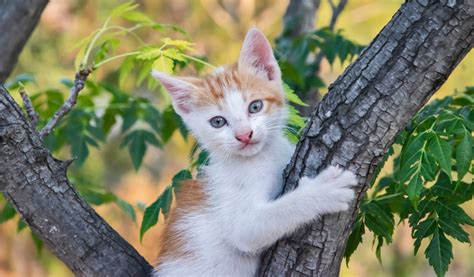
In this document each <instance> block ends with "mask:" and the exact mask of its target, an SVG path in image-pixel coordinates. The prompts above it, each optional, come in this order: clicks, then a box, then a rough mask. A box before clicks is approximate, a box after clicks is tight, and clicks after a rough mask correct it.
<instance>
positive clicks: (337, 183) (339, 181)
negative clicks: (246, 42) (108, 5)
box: [155, 92, 356, 276]
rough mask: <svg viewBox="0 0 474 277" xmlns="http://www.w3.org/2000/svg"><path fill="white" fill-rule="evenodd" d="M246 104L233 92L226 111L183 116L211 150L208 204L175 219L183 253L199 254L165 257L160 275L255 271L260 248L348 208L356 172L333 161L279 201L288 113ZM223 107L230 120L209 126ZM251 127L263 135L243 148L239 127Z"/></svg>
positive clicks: (288, 146)
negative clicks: (254, 110)
mask: <svg viewBox="0 0 474 277" xmlns="http://www.w3.org/2000/svg"><path fill="white" fill-rule="evenodd" d="M247 105H248V103H245V102H244V100H243V99H242V97H241V94H239V93H237V92H228V97H226V101H225V103H223V105H222V106H223V108H222V109H221V110H219V109H217V108H208V109H205V110H201V111H197V112H192V113H190V114H189V116H185V117H184V120H185V122H186V123H187V124H188V126H189V127H190V129H191V130H192V132H193V133H194V134H195V136H196V137H197V138H198V140H199V141H200V142H201V143H202V145H204V147H206V149H207V150H208V151H210V154H211V160H210V164H209V166H207V167H205V168H204V169H203V170H204V174H203V175H204V176H205V181H204V182H203V185H205V187H204V189H205V192H206V194H207V196H208V197H209V203H207V204H208V205H209V208H206V209H204V210H199V211H188V212H189V213H188V215H187V216H186V217H185V218H184V219H183V220H182V221H181V222H179V223H178V226H177V228H178V229H179V230H180V232H181V235H182V237H183V239H184V241H185V242H186V243H185V247H186V250H187V251H186V252H188V251H189V252H190V253H195V255H192V256H191V257H182V258H180V259H177V260H170V261H161V262H162V264H161V266H160V267H159V268H157V269H156V270H155V276H253V275H255V272H256V270H257V267H258V262H259V254H260V253H261V251H262V250H264V249H265V248H266V247H268V246H270V245H271V244H273V243H274V242H276V241H277V240H278V239H280V238H282V237H283V236H285V235H286V234H289V233H291V232H293V231H295V230H296V229H297V228H298V227H299V226H301V225H302V224H304V223H307V222H310V221H311V220H313V219H315V218H317V217H318V216H319V215H321V214H324V213H329V212H338V211H343V210H346V209H347V208H348V203H349V202H350V201H351V200H352V199H353V197H354V193H353V191H352V189H350V186H352V185H354V184H355V182H356V181H355V177H354V175H353V174H352V173H350V172H348V171H342V170H341V169H339V168H336V167H329V168H328V169H326V170H325V171H323V172H322V173H321V174H320V175H318V176H317V177H316V178H314V179H311V178H307V177H303V178H302V179H301V180H300V183H299V186H298V188H297V189H296V190H295V191H292V192H289V193H287V194H285V195H283V196H282V197H280V198H278V199H276V200H274V198H275V196H276V194H278V192H279V191H280V189H281V179H282V178H281V176H282V172H283V169H284V167H285V166H286V164H287V163H288V162H289V160H290V158H291V155H292V153H293V151H294V147H293V146H292V145H291V144H290V143H289V141H288V140H287V139H286V138H285V137H284V135H283V132H282V128H281V122H285V118H286V112H285V110H284V109H282V110H281V111H277V112H275V113H274V114H272V115H270V116H268V115H263V114H262V115H258V114H257V115H255V116H254V117H252V116H251V117H249V116H248V115H246V113H245V112H242V111H246V110H247ZM218 114H219V115H222V116H224V117H225V118H226V119H227V120H228V121H229V126H224V127H222V128H219V129H215V128H213V127H211V126H210V124H209V122H208V118H210V117H212V116H215V115H218ZM268 122H279V123H278V124H280V129H279V130H278V131H275V130H276V129H275V130H273V131H272V130H269V129H271V128H269V125H268V124H267V123H268ZM236 126H245V127H236ZM249 126H251V127H250V128H252V129H253V130H254V136H255V139H256V140H261V142H260V144H257V145H256V146H255V149H249V150H247V152H241V150H240V147H239V146H240V142H238V141H237V140H236V139H235V138H234V129H236V128H248V127H249Z"/></svg>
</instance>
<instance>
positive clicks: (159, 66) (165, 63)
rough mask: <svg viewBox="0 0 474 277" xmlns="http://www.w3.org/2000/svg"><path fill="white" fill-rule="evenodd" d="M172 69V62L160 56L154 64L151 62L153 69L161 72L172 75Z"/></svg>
mask: <svg viewBox="0 0 474 277" xmlns="http://www.w3.org/2000/svg"><path fill="white" fill-rule="evenodd" d="M173 68H174V63H173V60H172V59H170V58H168V57H165V56H160V57H159V58H158V59H156V60H155V62H153V69H156V70H158V71H161V72H165V73H173Z"/></svg>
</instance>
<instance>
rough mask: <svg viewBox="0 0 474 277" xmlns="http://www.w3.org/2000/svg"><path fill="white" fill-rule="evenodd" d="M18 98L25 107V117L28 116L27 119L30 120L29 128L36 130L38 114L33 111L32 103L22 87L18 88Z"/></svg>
mask: <svg viewBox="0 0 474 277" xmlns="http://www.w3.org/2000/svg"><path fill="white" fill-rule="evenodd" d="M19 92H20V96H21V99H22V100H23V104H24V105H25V110H26V115H27V116H28V119H29V120H30V123H31V127H32V128H33V129H36V124H38V119H39V116H38V113H37V112H36V111H35V108H34V107H33V103H32V102H31V99H30V97H29V96H28V94H27V93H26V90H25V88H24V87H23V86H21V87H20V91H19Z"/></svg>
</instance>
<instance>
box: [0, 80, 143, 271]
mask: <svg viewBox="0 0 474 277" xmlns="http://www.w3.org/2000/svg"><path fill="white" fill-rule="evenodd" d="M69 164H70V163H69V162H67V161H59V160H56V159H54V158H53V157H52V156H51V155H50V154H49V152H48V150H47V149H46V148H45V147H44V145H43V141H42V140H41V137H40V136H39V135H38V133H37V132H36V131H35V130H33V129H32V128H31V126H30V125H29V124H28V122H27V120H26V118H25V117H24V116H23V113H22V111H21V109H20V108H19V107H18V105H17V104H16V103H15V101H14V100H13V98H12V97H11V96H10V95H9V94H8V92H7V91H6V90H5V89H3V88H2V87H1V86H0V165H1V166H0V192H2V193H3V194H4V196H5V198H6V199H7V200H8V201H9V202H10V203H11V204H13V206H14V207H15V209H16V210H17V211H18V212H19V213H20V215H21V216H22V217H23V219H24V220H25V222H26V223H28V225H29V226H30V228H31V229H32V230H33V231H34V232H35V233H36V234H38V236H39V237H40V238H41V240H43V241H44V243H45V244H46V245H47V246H48V247H49V248H50V249H51V250H52V252H53V253H54V254H55V255H56V256H57V257H58V258H59V259H61V260H62V261H63V262H64V263H65V264H66V265H67V266H68V267H69V268H70V269H71V270H72V271H73V272H74V273H75V274H76V275H80V276H148V274H149V273H150V271H151V266H150V265H149V264H148V262H147V261H146V260H145V259H144V258H143V257H142V256H140V254H139V253H138V252H137V251H136V250H135V249H134V248H133V247H132V246H131V245H130V244H128V243H127V242H126V241H125V240H124V239H123V238H122V237H121V236H120V235H119V234H118V233H117V232H116V231H114V230H113V229H112V227H110V225H109V224H107V223H106V222H105V221H104V220H103V219H102V218H101V217H100V216H99V215H98V214H97V213H96V212H95V211H94V210H93V209H92V208H91V207H90V206H89V205H88V204H87V203H86V202H85V201H84V200H82V199H81V198H80V197H79V195H78V194H77V192H76V191H75V190H74V188H73V187H72V186H71V184H70V183H69V181H68V179H67V176H66V171H67V167H68V165H69Z"/></svg>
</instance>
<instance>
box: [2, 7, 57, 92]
mask: <svg viewBox="0 0 474 277" xmlns="http://www.w3.org/2000/svg"><path fill="white" fill-rule="evenodd" d="M46 4H48V0H14V1H11V0H0V45H1V46H2V53H1V55H0V83H3V82H4V81H5V80H6V79H7V78H8V76H9V75H10V73H11V72H12V71H13V68H14V67H15V65H16V63H17V60H18V56H19V55H20V53H21V50H22V49H23V47H24V46H25V44H26V42H27V41H28V38H29V37H30V36H31V33H32V32H33V30H34V29H35V27H36V24H38V21H39V19H40V17H41V13H42V12H43V9H44V8H45V7H46Z"/></svg>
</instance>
